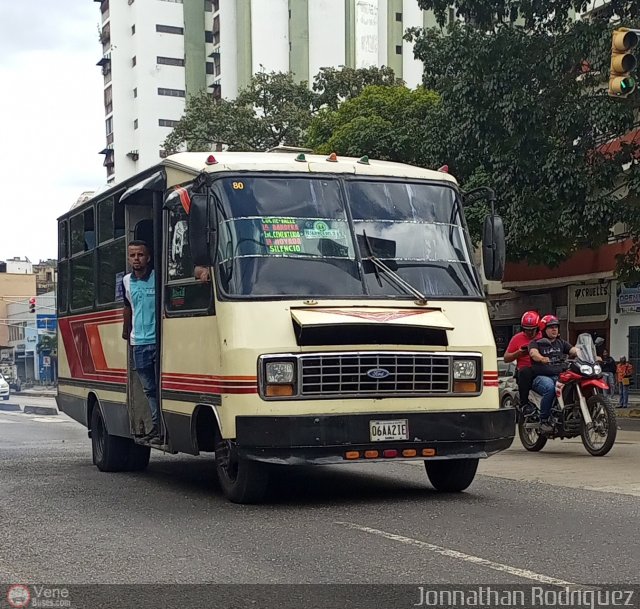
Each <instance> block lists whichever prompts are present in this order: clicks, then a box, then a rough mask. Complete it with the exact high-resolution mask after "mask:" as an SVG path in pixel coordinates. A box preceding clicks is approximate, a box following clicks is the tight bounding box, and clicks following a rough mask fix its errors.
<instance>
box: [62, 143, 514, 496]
mask: <svg viewBox="0 0 640 609" xmlns="http://www.w3.org/2000/svg"><path fill="white" fill-rule="evenodd" d="M463 203H464V200H463V195H462V193H461V192H460V191H459V189H458V186H457V184H456V181H455V180H454V178H453V177H452V176H450V175H449V174H448V173H445V172H441V171H430V170H426V169H420V168H417V167H412V166H409V165H402V164H397V163H389V162H381V161H373V160H369V159H367V158H366V157H363V158H361V159H354V158H340V157H336V156H335V155H331V156H330V157H328V158H325V157H324V156H317V155H310V154H304V153H300V154H296V153H295V152H286V153H283V152H279V153H224V152H223V153H215V156H214V155H213V154H211V153H180V154H176V155H173V156H170V157H168V158H167V159H165V160H163V161H162V163H160V165H158V166H156V167H154V168H152V169H149V170H147V171H145V172H143V173H141V174H139V175H137V176H135V177H134V178H132V179H130V180H128V181H127V182H125V183H123V184H120V185H118V186H114V187H112V188H111V189H110V190H107V191H105V192H103V193H101V194H99V195H97V196H94V197H93V198H92V199H91V200H89V201H86V202H84V203H80V204H79V205H77V206H75V207H74V208H73V209H71V210H70V211H69V212H68V213H66V214H65V215H63V216H62V217H61V218H59V224H58V231H59V270H58V273H59V291H58V308H59V311H58V314H59V332H60V340H59V345H60V347H59V384H58V396H57V401H58V406H59V408H60V409H61V410H62V411H64V412H65V413H67V414H68V415H70V416H71V417H73V418H74V419H76V420H77V421H79V422H80V423H82V424H83V425H85V426H87V427H88V429H89V435H90V437H91V441H92V447H93V461H94V463H95V465H96V466H97V467H98V468H99V469H100V470H102V471H132V470H141V469H143V468H145V467H146V466H147V464H148V461H149V454H150V450H151V449H152V448H157V449H158V450H160V451H165V452H169V453H188V454H191V455H199V454H201V453H207V452H213V453H215V463H216V469H217V472H218V476H219V478H220V484H221V487H222V489H223V491H224V493H225V495H226V496H227V497H228V499H230V500H231V501H234V502H241V503H242V502H256V501H260V500H261V499H262V498H263V496H264V494H265V491H266V490H267V487H268V479H269V472H270V470H271V469H272V468H273V467H275V466H279V465H280V466H281V465H287V464H332V463H335V464H339V463H362V462H366V461H371V462H377V461H402V460H417V459H420V460H424V462H425V466H426V473H427V475H428V477H429V479H430V481H431V483H432V484H433V485H434V486H435V488H436V489H438V490H443V491H460V490H464V489H465V488H466V487H467V486H468V485H469V484H470V483H471V482H472V480H473V478H474V476H475V473H476V469H477V466H478V460H479V459H481V458H484V457H487V456H489V455H492V454H494V453H496V452H498V451H500V450H503V449H505V448H507V447H509V445H510V444H511V442H512V440H513V436H514V419H515V415H514V411H513V410H512V409H504V408H500V404H499V399H498V371H497V361H496V349H495V344H494V339H493V334H492V331H491V326H490V323H489V316H488V312H487V306H486V303H485V297H484V293H483V284H482V280H481V275H480V273H479V271H478V269H476V268H475V267H474V264H473V262H472V256H471V245H470V241H469V235H468V231H467V229H466V225H465V220H464V215H463ZM134 239H142V240H144V241H146V242H147V243H148V244H149V245H150V248H151V250H152V260H153V265H154V268H155V269H156V273H155V276H156V282H157V285H156V312H157V315H156V319H157V322H156V323H157V337H158V342H157V349H158V360H159V363H158V370H157V375H158V379H159V382H158V385H159V398H160V401H161V411H162V423H163V424H162V438H163V442H162V443H161V444H160V445H158V446H156V447H151V446H150V445H148V444H145V441H144V440H143V439H141V438H142V436H143V435H144V434H145V433H146V432H148V431H149V427H150V415H149V410H148V404H147V401H146V398H145V396H144V394H143V393H142V390H141V386H140V383H139V381H138V378H137V375H136V374H135V371H134V370H132V365H131V362H132V359H131V357H130V349H129V348H128V346H127V343H126V342H125V341H124V340H123V339H122V336H121V335H122V321H123V302H122V277H123V275H124V274H125V272H126V270H127V269H126V245H127V243H128V242H129V241H131V240H134ZM483 250H484V261H483V264H484V269H485V276H486V277H487V278H488V279H496V278H498V277H499V275H500V274H501V272H502V268H503V266H504V232H503V229H502V223H501V221H500V218H499V217H497V216H495V215H493V214H492V215H490V216H489V217H488V218H487V221H486V224H485V239H484V244H483ZM195 265H199V266H205V267H208V269H209V272H210V278H211V279H210V281H198V280H196V278H195V276H194V266H195Z"/></svg>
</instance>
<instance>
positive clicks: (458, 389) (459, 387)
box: [453, 381, 478, 393]
mask: <svg viewBox="0 0 640 609" xmlns="http://www.w3.org/2000/svg"><path fill="white" fill-rule="evenodd" d="M477 391H478V385H477V384H476V382H475V381H454V383H453V393H477Z"/></svg>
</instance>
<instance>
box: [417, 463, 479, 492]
mask: <svg viewBox="0 0 640 609" xmlns="http://www.w3.org/2000/svg"><path fill="white" fill-rule="evenodd" d="M478 461H479V460H478V459H443V460H437V461H431V460H426V461H425V462H424V466H425V469H426V470H427V476H428V477H429V481H430V482H431V484H433V487H434V488H435V489H436V490H437V491H442V492H444V493H459V492H460V491H464V490H465V489H466V488H468V487H469V485H470V484H471V483H472V482H473V479H474V478H475V476H476V471H477V470H478Z"/></svg>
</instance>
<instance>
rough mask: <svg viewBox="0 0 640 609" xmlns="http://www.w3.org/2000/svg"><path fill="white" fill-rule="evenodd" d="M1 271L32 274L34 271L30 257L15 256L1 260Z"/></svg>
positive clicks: (14, 273)
mask: <svg viewBox="0 0 640 609" xmlns="http://www.w3.org/2000/svg"><path fill="white" fill-rule="evenodd" d="M0 273H10V274H13V275H30V274H31V273H33V264H32V263H31V260H29V258H26V257H25V259H24V260H22V258H18V257H14V258H7V259H6V260H0Z"/></svg>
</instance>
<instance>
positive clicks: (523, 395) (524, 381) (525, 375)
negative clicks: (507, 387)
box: [516, 367, 533, 406]
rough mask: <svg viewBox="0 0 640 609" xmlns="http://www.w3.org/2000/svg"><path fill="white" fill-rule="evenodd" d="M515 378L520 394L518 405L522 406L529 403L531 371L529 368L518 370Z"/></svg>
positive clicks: (531, 380)
mask: <svg viewBox="0 0 640 609" xmlns="http://www.w3.org/2000/svg"><path fill="white" fill-rule="evenodd" d="M516 378H517V380H518V390H519V392H520V405H521V406H524V405H525V404H526V403H527V402H528V401H529V391H531V385H533V369H532V368H530V367H529V368H518V371H517V373H516Z"/></svg>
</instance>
